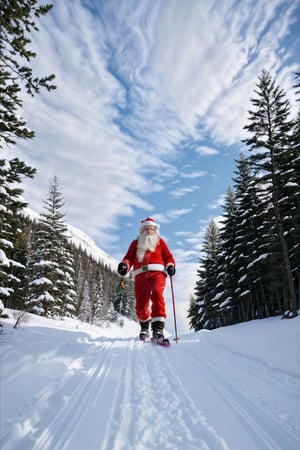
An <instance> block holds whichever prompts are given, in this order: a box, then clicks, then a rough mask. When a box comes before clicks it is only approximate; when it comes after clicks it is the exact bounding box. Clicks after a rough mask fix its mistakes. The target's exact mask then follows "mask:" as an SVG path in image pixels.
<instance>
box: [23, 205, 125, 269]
mask: <svg viewBox="0 0 300 450" xmlns="http://www.w3.org/2000/svg"><path fill="white" fill-rule="evenodd" d="M23 213H24V216H27V217H29V218H30V219H31V220H32V221H38V220H39V218H40V215H39V214H38V213H37V212H35V211H33V210H32V209H31V208H24V210H23ZM66 226H67V229H68V235H69V236H70V241H71V242H72V243H73V244H74V245H75V246H76V247H78V248H82V249H83V250H85V251H86V252H87V254H88V255H89V256H91V257H92V258H93V259H94V260H95V261H97V262H101V263H103V264H105V265H106V266H108V267H110V268H111V269H112V270H117V265H118V261H116V260H115V259H114V258H113V257H112V256H110V255H109V254H108V253H106V252H105V251H104V250H102V249H101V248H100V247H98V246H97V244H96V243H95V241H93V239H91V238H90V237H89V236H88V235H87V234H85V233H84V232H83V231H81V230H79V229H78V228H76V227H74V226H72V225H69V224H68V223H66Z"/></svg>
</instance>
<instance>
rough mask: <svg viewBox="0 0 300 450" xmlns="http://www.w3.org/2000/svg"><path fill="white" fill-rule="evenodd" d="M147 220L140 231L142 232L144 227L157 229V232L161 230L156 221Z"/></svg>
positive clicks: (143, 222) (143, 221) (142, 223)
mask: <svg viewBox="0 0 300 450" xmlns="http://www.w3.org/2000/svg"><path fill="white" fill-rule="evenodd" d="M147 219H148V220H147ZM147 219H145V220H142V222H141V226H140V230H142V229H143V228H144V227H155V228H156V229H157V230H159V228H160V226H159V224H158V223H156V222H155V220H151V219H150V218H147Z"/></svg>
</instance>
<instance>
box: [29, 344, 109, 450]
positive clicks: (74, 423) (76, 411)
mask: <svg viewBox="0 0 300 450" xmlns="http://www.w3.org/2000/svg"><path fill="white" fill-rule="evenodd" d="M112 347H113V344H112V343H110V344H109V345H106V346H105V345H104V346H101V348H104V352H103V351H100V352H99V354H98V355H97V357H96V360H95V362H94V364H93V365H92V367H90V368H89V369H88V370H87V374H86V376H85V377H84V378H83V380H82V381H81V383H80V384H79V386H78V387H77V388H76V389H75V391H74V392H73V393H72V396H71V398H70V400H69V401H68V402H67V403H66V405H65V406H64V407H63V408H62V409H61V410H60V411H59V413H58V414H57V415H56V417H55V418H54V419H53V421H52V422H51V423H50V424H49V426H48V428H47V429H46V430H45V431H44V432H43V433H42V435H41V436H40V437H39V438H38V439H37V441H36V443H35V445H34V446H33V447H32V450H46V449H49V448H51V450H63V449H65V448H68V442H69V440H70V439H71V438H72V435H73V432H74V431H75V430H76V429H77V427H78V424H79V422H80V420H81V417H82V416H84V414H85V412H86V411H87V410H88V409H89V408H90V406H91V404H93V403H94V402H95V398H98V396H99V394H100V392H101V387H102V383H103V381H104V380H105V375H106V373H107V372H108V371H109V370H110V366H111V361H112V359H113V357H114V354H113V352H112ZM75 376H76V374H75ZM99 379H100V381H99ZM64 389H65V387H64ZM53 436H56V437H57V436H59V438H58V439H56V441H55V444H54V445H53V444H52V437H53ZM28 450H29V449H28Z"/></svg>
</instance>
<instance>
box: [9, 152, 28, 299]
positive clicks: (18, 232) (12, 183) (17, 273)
mask: <svg viewBox="0 0 300 450" xmlns="http://www.w3.org/2000/svg"><path fill="white" fill-rule="evenodd" d="M34 173H35V169H33V168H32V167H29V166H27V165H26V164H25V163H23V162H21V161H19V159H18V158H15V159H12V160H10V161H8V160H5V159H1V160H0V298H2V300H3V301H4V303H5V306H6V307H13V306H16V305H14V304H13V296H14V295H15V291H16V289H17V288H18V286H19V285H20V283H21V282H22V278H23V276H24V273H25V271H24V269H25V259H24V254H23V253H21V252H20V248H21V241H22V233H23V224H22V221H21V214H22V210H23V208H24V207H25V206H27V203H25V202H24V201H23V199H22V197H21V196H22V193H23V190H22V189H21V188H20V187H19V185H20V183H21V182H22V178H23V177H29V178H33V176H34Z"/></svg>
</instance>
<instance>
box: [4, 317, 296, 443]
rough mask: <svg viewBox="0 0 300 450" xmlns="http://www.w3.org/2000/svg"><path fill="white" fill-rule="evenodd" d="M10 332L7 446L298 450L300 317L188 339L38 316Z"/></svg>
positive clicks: (6, 377) (193, 335) (8, 322)
mask: <svg viewBox="0 0 300 450" xmlns="http://www.w3.org/2000/svg"><path fill="white" fill-rule="evenodd" d="M8 312H9V313H10V316H11V318H10V319H6V320H4V321H3V322H5V327H4V328H5V333H4V334H2V335H0V342H1V345H0V357H1V366H2V369H1V385H2V386H1V445H0V448H1V450H82V449H84V450H167V449H172V450H201V449H203V450H204V449H205V450H221V449H222V450H224V449H227V450H265V449H268V450H296V449H297V450H298V449H299V444H300V434H299V433H300V392H299V391H300V386H299V375H300V332H299V330H300V318H299V317H298V318H295V319H291V320H280V318H272V319H267V320H261V321H253V322H249V323H245V324H240V325H235V326H232V327H226V328H222V329H218V330H215V331H202V332H199V333H191V334H187V335H184V336H180V340H179V342H178V343H175V342H174V341H173V343H172V345H171V347H170V348H163V347H158V346H154V345H152V344H151V343H142V342H139V341H138V340H137V339H136V337H135V336H136V335H137V332H138V325H137V324H136V323H133V322H129V321H127V320H125V324H124V327H123V328H121V327H119V326H117V325H111V327H110V328H97V327H94V326H91V325H88V324H83V323H80V322H78V321H76V320H74V319H67V320H65V321H53V320H51V319H46V318H42V317H38V316H33V315H30V319H29V322H28V323H27V324H26V325H25V326H24V327H23V328H22V329H16V330H13V329H12V326H11V325H12V323H13V319H12V312H11V311H8Z"/></svg>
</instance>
